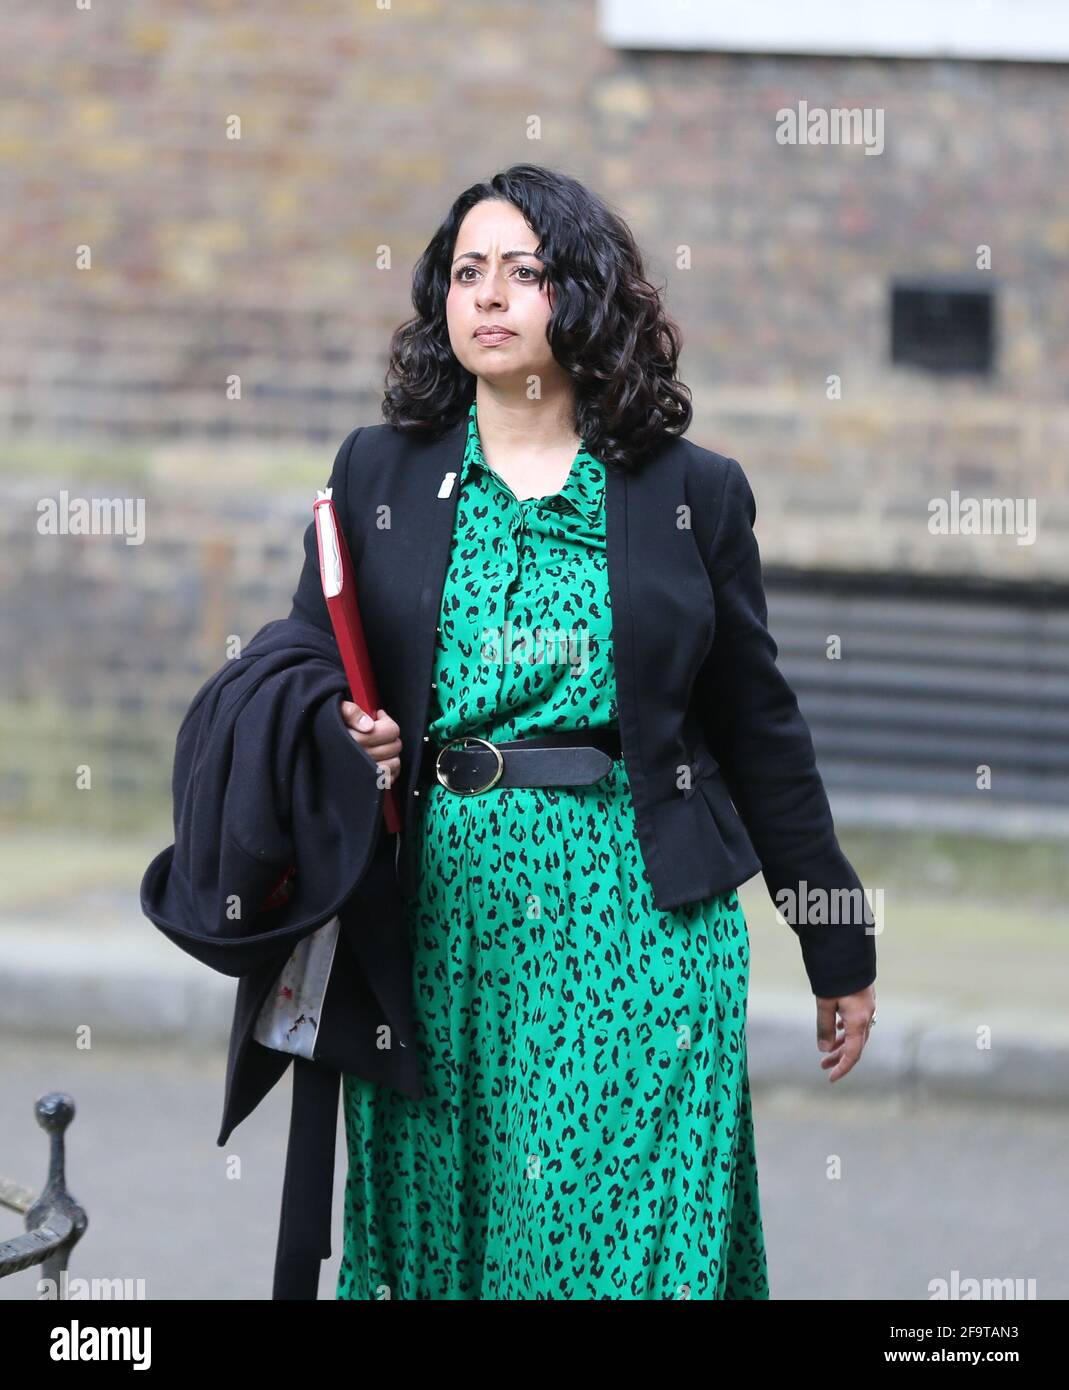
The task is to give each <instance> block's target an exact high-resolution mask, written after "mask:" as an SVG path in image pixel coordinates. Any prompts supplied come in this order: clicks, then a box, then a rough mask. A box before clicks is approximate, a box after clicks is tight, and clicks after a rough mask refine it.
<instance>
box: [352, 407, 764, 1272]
mask: <svg viewBox="0 0 1069 1390" xmlns="http://www.w3.org/2000/svg"><path fill="white" fill-rule="evenodd" d="M458 485H459V486H461V488H462V491H461V494H460V497H459V499H458V503H457V522H456V528H455V533H454V538H453V549H452V554H451V558H450V564H449V569H448V573H447V578H446V584H445V591H444V593H443V599H442V608H441V619H440V623H441V631H440V633H439V639H438V651H437V654H436V662H435V674H434V677H433V679H434V681H435V687H434V690H433V691H432V695H434V696H435V700H434V701H432V707H433V709H434V711H435V713H434V718H433V719H432V722H431V724H430V726H429V728H428V730H427V732H428V733H429V734H430V735H431V737H432V739H433V740H434V741H435V742H439V743H440V742H444V741H446V740H448V739H450V738H453V737H456V736H457V735H459V734H464V733H470V734H478V735H480V736H481V737H484V738H492V739H497V740H505V739H510V738H516V737H519V736H522V735H530V734H534V733H543V732H550V731H553V730H556V729H575V728H584V727H591V726H595V727H597V726H603V725H614V724H615V721H616V695H615V678H614V670H613V662H612V628H611V604H610V601H609V595H608V585H607V575H606V562H605V530H604V474H603V471H602V465H601V464H600V463H599V462H598V460H596V459H595V458H594V457H593V456H592V455H590V454H589V453H587V452H586V450H585V449H584V448H580V451H579V453H578V455H577V456H576V459H575V461H574V463H573V465H572V471H571V474H570V475H569V477H568V480H567V482H566V483H565V485H564V487H563V488H562V489H561V491H560V492H559V493H557V494H555V495H554V496H552V497H549V498H533V499H532V498H529V499H522V500H517V499H516V497H515V495H514V494H513V492H512V490H511V489H510V488H509V487H508V485H507V484H506V483H505V482H504V481H503V479H501V478H500V477H499V476H498V475H497V474H496V473H495V472H494V470H493V469H491V468H490V467H489V466H488V465H487V464H486V462H485V460H484V459H483V457H482V452H481V449H480V447H479V439H478V430H477V424H476V414H475V406H474V405H473V406H472V410H471V415H470V417H469V433H468V448H467V452H466V456H465V461H464V468H463V471H462V473H461V475H460V478H459V479H458ZM510 632H511V633H512V634H513V635H514V639H515V634H516V633H517V632H519V633H520V634H521V640H520V642H519V644H518V645H517V643H516V641H515V640H514V641H513V644H512V646H511V647H510V646H509V645H508V640H507V638H508V634H509V633H510ZM562 632H563V633H564V638H563V639H562V638H561V634H562ZM539 633H541V634H543V635H545V634H550V635H551V636H552V637H553V638H554V639H556V640H555V641H550V642H548V643H542V642H540V640H539V638H538V635H537V634H539ZM525 643H526V645H525ZM419 800H420V801H421V802H422V805H421V806H420V807H419V808H418V809H417V810H416V811H415V812H413V813H411V819H410V821H409V824H408V826H407V829H406V831H405V834H404V839H403V842H402V853H404V854H406V855H411V856H414V877H413V881H414V882H415V883H416V884H417V885H418V888H417V891H416V892H415V894H414V895H413V896H411V897H410V898H409V899H408V900H407V916H408V925H409V931H410V935H411V941H412V949H413V958H414V974H413V998H414V1005H415V1011H416V1031H415V1042H416V1045H417V1046H418V1047H419V1049H420V1053H421V1059H422V1065H423V1071H424V1076H425V1078H426V1081H427V1090H428V1093H427V1095H426V1096H425V1097H424V1098H423V1099H421V1100H419V1101H413V1100H411V1099H409V1098H408V1097H406V1096H403V1095H401V1094H400V1093H399V1092H396V1091H393V1090H391V1089H388V1088H386V1087H382V1086H377V1085H375V1084H373V1083H371V1082H367V1081H364V1080H363V1079H361V1078H359V1077H356V1076H350V1075H347V1076H345V1077H344V1078H343V1098H344V1110H345V1125H346V1139H347V1147H348V1160H349V1168H348V1177H347V1182H346V1189H345V1210H344V1236H343V1254H342V1262H341V1268H340V1272H339V1278H338V1286H337V1296H338V1298H360V1299H374V1298H403V1299H550V1298H554V1299H602V1298H610V1299H664V1298H673V1299H679V1298H702V1299H740V1298H746V1299H763V1298H768V1297H769V1289H768V1277H767V1269H766V1260H765V1247H764V1237H763V1231H762V1224H761V1212H760V1201H759V1196H758V1182H757V1161H756V1152H755V1144H754V1131H753V1118H752V1111H751V1103H750V1089H749V1079H748V1074H747V1062H746V1033H745V1025H746V999H747V988H748V982H749V964H750V956H749V939H748V935H747V928H746V922H745V919H744V916H743V912H742V908H741V906H740V904H739V901H738V897H737V895H736V894H735V893H734V892H731V893H730V894H727V895H725V896H722V897H719V898H715V899H711V900H708V901H705V902H696V903H688V904H686V905H685V906H683V907H681V908H676V909H673V910H671V911H667V912H665V911H660V910H658V909H656V908H655V907H654V906H653V903H652V891H651V887H650V883H649V879H648V877H647V876H646V873H645V869H644V867H643V864H642V859H641V855H640V852H639V848H638V840H637V836H636V832H635V823H634V811H633V805H632V800H631V793H630V788H629V784H628V779H627V771H626V767H625V765H624V762H623V760H622V759H620V760H618V761H616V762H615V763H614V764H613V766H612V769H611V771H610V772H609V773H608V774H607V775H606V776H605V777H603V778H602V779H601V780H600V781H599V782H597V783H594V784H593V785H590V786H578V787H545V788H504V789H493V790H491V791H489V792H487V793H484V794H480V795H476V796H457V795H454V794H453V793H452V792H450V791H448V790H447V789H446V788H444V787H441V786H438V785H437V784H432V786H431V788H430V790H429V791H428V792H427V793H425V794H424V796H423V797H421V798H420V799H419Z"/></svg>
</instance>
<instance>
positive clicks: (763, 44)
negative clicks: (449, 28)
mask: <svg viewBox="0 0 1069 1390" xmlns="http://www.w3.org/2000/svg"><path fill="white" fill-rule="evenodd" d="M598 34H599V37H600V38H601V39H602V41H603V42H604V43H607V44H610V45H612V46H613V47H616V48H652V49H657V48H676V49H697V50H702V51H718V50H720V51H726V52H735V53H784V54H791V53H823V54H842V55H856V56H862V55H865V56H868V55H872V56H880V57H891V58H980V59H991V60H1000V61H1012V62H1035V63H1064V62H1069V0H893V3H891V4H883V3H880V0H806V3H805V4H791V3H789V0H750V3H748V4H747V3H745V2H744V0H598Z"/></svg>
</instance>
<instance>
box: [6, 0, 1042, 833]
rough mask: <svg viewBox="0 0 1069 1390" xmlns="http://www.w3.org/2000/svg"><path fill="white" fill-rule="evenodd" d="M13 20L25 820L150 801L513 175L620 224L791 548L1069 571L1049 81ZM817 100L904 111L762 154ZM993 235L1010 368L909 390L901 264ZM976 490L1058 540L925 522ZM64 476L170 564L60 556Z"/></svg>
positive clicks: (405, 38)
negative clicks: (448, 266)
mask: <svg viewBox="0 0 1069 1390" xmlns="http://www.w3.org/2000/svg"><path fill="white" fill-rule="evenodd" d="M3 29H4V42H3V54H2V56H0V78H2V83H3V90H4V102H3V113H2V118H0V120H2V124H0V178H2V181H3V190H4V198H3V206H2V212H0V246H2V254H0V273H2V276H3V302H4V309H5V320H6V322H5V332H4V336H3V344H2V347H0V585H2V600H0V639H2V644H3V651H4V662H3V674H2V677H0V739H2V748H0V753H2V758H0V789H2V800H0V810H2V813H3V814H4V815H5V816H6V817H7V818H8V819H9V820H10V819H14V818H15V817H16V816H17V817H18V818H19V819H20V820H42V821H46V822H50V821H56V820H66V821H68V822H70V823H72V824H74V825H83V824H84V825H86V826H91V827H93V828H94V829H96V830H110V829H116V828H120V827H124V826H126V827H140V826H143V825H144V824H145V821H146V818H147V817H153V816H155V817H160V816H161V815H162V816H166V809H167V796H168V782H169V775H170V764H171V757H172V754H173V747H174V737H175V733H176V730H177V725H178V722H179V720H180V718H181V715H182V713H183V712H184V710H185V709H186V707H187V705H188V703H189V701H190V700H191V698H192V696H193V694H194V692H195V690H196V688H197V687H198V686H199V684H200V683H201V681H202V680H203V679H206V678H207V676H208V675H209V674H210V673H211V672H212V671H214V670H215V669H216V668H217V667H218V666H219V665H220V664H221V663H222V661H223V660H224V658H225V655H226V653H225V647H224V644H225V641H226V639H227V637H228V636H230V635H232V634H240V635H242V636H244V637H246V638H247V637H249V636H251V635H252V634H253V632H255V630H256V629H257V628H258V627H259V626H260V625H261V624H262V623H263V622H264V621H266V620H268V619H269V618H271V617H277V616H282V615H284V614H285V612H287V611H288V607H289V596H290V594H291V593H292V591H293V588H294V587H295V584H296V579H297V575H298V572H299V569H300V564H301V558H302V556H301V537H302V533H303V529H304V525H305V523H306V521H307V519H308V516H309V511H310V506H311V501H312V497H313V489H314V488H315V487H316V486H321V485H322V484H323V483H324V481H325V479H326V476H327V473H328V471H329V468H330V464H331V462H332V460H333V457H334V453H335V450H336V448H337V446H338V444H339V443H340V442H341V440H342V439H343V438H344V436H345V435H346V434H347V433H348V431H349V430H350V429H352V428H353V427H354V426H355V425H357V424H368V423H374V422H376V421H377V420H378V419H379V401H380V398H381V381H382V374H383V370H384V367H385V353H386V347H387V344H388V341H389V337H390V334H391V332H392V330H393V329H394V327H395V326H396V325H397V324H398V323H399V322H400V321H401V320H402V319H404V318H405V317H407V316H408V315H409V313H410V304H409V300H408V287H409V280H410V274H411V267H412V264H413V262H414V261H415V259H416V258H417V256H418V255H419V253H420V252H421V251H422V249H423V247H424V246H425V244H426V242H427V240H428V238H429V236H430V235H431V232H432V231H433V229H434V227H435V226H436V225H437V223H438V221H439V220H440V218H441V217H442V216H443V215H444V214H445V212H446V210H447V208H448V205H449V203H450V202H451V201H452V199H453V198H454V197H455V196H456V194H457V193H458V192H459V191H460V190H461V189H462V188H464V187H465V186H467V185H468V184H469V183H471V182H473V181H474V180H476V179H478V178H481V177H485V176H488V175H490V174H492V173H493V172H495V171H496V170H498V169H500V168H504V167H506V166H507V165H508V164H510V163H513V162H517V161H532V162H535V163H541V164H548V165H551V166H553V167H558V168H561V169H563V170H565V171H566V172H568V173H571V174H574V175H575V176H577V177H579V178H581V179H583V180H584V181H586V182H588V183H589V184H591V186H592V187H593V188H594V189H595V190H597V191H598V192H599V193H601V194H602V195H603V196H604V197H605V198H606V199H607V200H608V201H609V202H610V203H611V204H613V205H614V206H615V207H616V208H617V209H618V210H619V211H620V212H621V213H622V214H623V215H624V217H625V218H626V219H627V221H628V222H629V224H630V225H631V227H632V229H633V230H634V232H635V235H636V237H637V239H638V241H639V243H640V245H641V246H642V247H643V249H644V250H645V252H646V254H647V256H648V270H649V275H650V278H651V280H652V281H653V282H654V283H655V284H658V285H660V286H664V287H665V290H666V297H667V302H668V307H669V311H670V312H671V313H672V314H673V315H674V316H675V317H676V318H677V320H678V321H679V323H680V325H681V327H682V329H683V334H684V341H685V349H684V354H683V360H682V376H683V379H684V380H685V381H686V382H687V383H688V384H689V386H690V387H691V389H692V391H693V396H694V405H695V421H694V424H693V426H692V428H691V431H690V437H691V438H692V439H694V440H695V441H696V442H698V443H700V444H703V445H705V446H707V447H710V448H713V449H717V450H719V451H721V452H724V453H728V454H732V455H734V456H736V457H738V458H739V459H741V460H742V462H743V464H744V466H745V467H746V469H747V473H748V474H749V476H750V478H751V480H752V482H753V484H754V488H755V492H756V494H757V497H758V510H759V520H758V530H759V536H760V539H761V544H762V550H763V552H764V553H765V554H766V555H767V556H770V557H772V558H773V559H774V560H775V561H776V562H779V563H783V564H797V565H801V566H805V567H815V568H819V567H823V566H833V567H835V568H841V569H842V568H845V569H852V568H854V569H874V570H881V571H888V570H906V571H910V570H915V571H922V572H928V573H931V572H936V573H944V574H948V575H952V574H988V575H995V576H1002V577H1007V578H1019V579H1040V578H1045V579H1055V580H1063V581H1064V580H1069V464H1067V459H1069V450H1067V447H1066V446H1067V443H1069V316H1067V315H1066V312H1065V305H1066V303H1067V302H1069V296H1067V291H1069V183H1067V182H1066V180H1065V179H1064V178H1063V177H1061V174H1062V173H1063V172H1064V169H1065V167H1066V159H1065V155H1066V143H1067V132H1069V82H1067V79H1066V70H1065V68H1064V67H1063V66H1062V65H1059V64H1055V63H1050V64H1041V63H1012V62H1005V63H1001V62H995V63H991V62H970V61H951V60H946V61H944V60H934V61H922V60H893V59H888V60H882V59H881V60H875V59H850V58H845V59H844V58H831V57H829V58H821V57H786V56H783V57H781V56H774V55H768V54H757V55H751V54H722V53H713V52H698V53H695V52H669V51H661V50H650V51H624V50H617V49H615V48H613V47H611V46H610V45H609V44H607V43H606V42H605V41H604V39H603V38H602V37H601V35H600V33H599V28H598V11H597V6H596V5H595V4H594V3H585V2H583V0H569V2H566V0H555V2H553V0H550V3H540V4H538V5H537V6H536V5H534V4H527V3H511V4H509V3H505V4H502V3H494V4H490V3H484V2H481V0H470V2H469V3H467V4H464V5H457V4H450V5H447V4H445V3H444V0H440V2H439V3H434V2H433V0H416V2H415V3H406V4H393V5H392V6H390V7H389V8H385V9H380V8H378V6H377V5H376V4H375V3H374V0H363V2H361V3H349V2H348V0H287V2H286V3H283V0H266V2H265V3H260V4H257V5H255V6H253V5H250V4H248V3H238V0H232V2H231V3H227V2H226V0H215V3H210V0H200V3H191V0H182V2H181V3H179V0H143V2H142V3H133V0H127V3H111V4H107V3H104V0H94V3H93V4H92V5H91V7H90V8H88V9H78V8H76V6H75V4H74V3H70V4H67V5H65V6H41V5H31V4H28V3H20V4H16V5H13V6H10V7H8V8H7V9H6V10H5V16H4V21H3ZM800 100H807V101H808V102H809V103H810V104H811V105H815V104H824V105H829V106H861V107H872V106H877V107H881V108H883V109H884V110H885V112H886V117H885V120H886V127H885V128H886V134H885V141H886V147H885V149H884V151H883V153H882V154H881V155H880V156H879V157H875V158H874V157H868V156H866V154H865V151H864V149H863V148H860V147H853V148H850V147H834V146H831V147H829V146H808V147H801V146H796V145H795V146H792V145H781V144H778V143H777V141H776V139H775V129H776V113H777V111H778V110H780V109H781V108H783V107H795V106H797V104H798V102H799V101H800ZM234 118H239V119H240V137H241V138H240V139H231V138H228V123H229V128H230V129H231V131H232V130H233V124H232V123H233V121H234ZM532 136H536V137H537V138H532ZM981 245H987V246H990V247H992V255H993V260H992V269H991V270H990V271H989V272H987V274H988V275H989V276H990V279H991V281H992V283H993V284H994V285H995V286H996V288H997V360H996V370H995V372H994V373H993V375H992V376H991V377H989V378H983V379H979V378H972V377H968V376H966V377H961V378H957V379H955V378H937V377H933V376H930V375H928V374H927V373H924V372H921V371H918V370H914V369H907V368H903V367H899V366H893V365H892V364H891V361H890V354H889V335H890V310H889V286H890V282H891V279H892V277H894V276H897V275H903V274H906V275H914V274H927V273H940V274H942V273H948V274H955V275H957V274H967V273H969V272H973V271H975V267H976V257H977V247H978V246H981ZM80 248H88V251H89V253H90V255H91V265H90V266H89V267H88V268H79V255H80V254H81V255H82V256H83V258H84V255H85V252H84V250H83V251H81V252H80ZM681 248H685V253H684V256H683V257H682V258H681ZM687 258H689V266H687V268H681V259H682V262H683V265H687ZM833 375H834V376H838V377H840V378H841V381H842V398H841V399H836V400H829V399H828V395H827V380H828V378H829V376H833ZM236 385H239V386H240V394H239V398H234V397H235V395H236V394H237V392H236V390H235V387H236ZM952 488H957V489H959V490H960V491H961V492H962V494H963V495H970V494H971V495H976V494H980V495H994V496H1011V497H1019V496H1024V497H1035V498H1036V499H1037V505H1038V516H1039V528H1040V531H1039V535H1040V538H1039V542H1038V543H1037V544H1036V545H1033V546H1024V545H1017V544H1016V543H1015V540H1014V538H1013V537H1012V536H983V537H968V536H951V537H933V536H932V535H931V534H930V533H929V531H928V526H927V521H928V504H929V500H930V499H931V498H932V497H937V496H946V495H947V494H948V492H949V490H950V489H952ZM61 489H67V490H68V492H69V493H70V495H71V496H72V497H77V496H84V497H122V498H137V499H144V504H145V520H146V540H145V543H144V544H143V545H138V546H130V545H126V544H125V543H124V541H123V540H122V539H121V538H119V537H114V536H100V535H96V536H85V537H79V536H62V537H56V536H42V535H39V534H38V533H37V531H36V528H35V519H36V513H37V504H38V502H39V501H40V500H41V499H42V498H46V497H56V496H58V494H59V492H60V490H61ZM84 765H88V766H89V767H90V768H91V770H92V775H93V789H94V790H95V791H97V792H98V795H97V796H95V797H93V798H91V809H90V799H88V798H84V797H81V796H79V795H78V794H77V793H75V794H73V795H72V787H73V779H74V775H75V769H76V768H78V767H80V766H84Z"/></svg>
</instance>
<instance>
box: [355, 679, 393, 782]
mask: <svg viewBox="0 0 1069 1390" xmlns="http://www.w3.org/2000/svg"><path fill="white" fill-rule="evenodd" d="M341 717H342V719H344V720H345V723H346V724H347V725H348V728H349V733H350V735H351V737H352V738H354V739H356V741H357V743H359V745H360V747H361V748H362V749H363V750H364V752H365V753H367V754H368V755H369V756H370V757H372V758H374V760H375V762H377V763H378V765H379V767H381V768H383V769H384V770H385V772H386V785H387V786H388V787H392V786H393V784H394V779H395V778H397V777H399V776H400V775H401V730H400V727H399V726H398V725H397V724H395V723H394V721H393V720H392V719H391V718H390V716H389V715H388V714H387V713H386V711H385V710H384V709H380V710H379V711H378V718H377V719H372V717H371V715H370V714H367V713H366V712H365V711H364V710H362V709H361V708H360V706H359V705H357V704H354V703H353V701H352V700H343V701H342V702H341Z"/></svg>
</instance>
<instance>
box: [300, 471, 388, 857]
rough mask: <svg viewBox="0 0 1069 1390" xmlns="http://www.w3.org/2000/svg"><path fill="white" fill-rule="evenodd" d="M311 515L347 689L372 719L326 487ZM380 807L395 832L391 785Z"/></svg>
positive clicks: (362, 650)
mask: <svg viewBox="0 0 1069 1390" xmlns="http://www.w3.org/2000/svg"><path fill="white" fill-rule="evenodd" d="M313 515H314V517H315V525H316V540H317V542H318V543H319V577H320V579H321V580H322V583H323V597H324V598H325V599H326V602H327V612H328V613H329V614H330V621H331V623H332V625H333V627H334V636H335V637H336V638H337V641H338V651H339V652H340V653H341V659H342V665H343V666H344V667H345V674H346V676H347V677H348V680H349V689H350V691H351V692H352V698H353V699H354V700H355V701H356V703H357V704H358V705H359V706H360V708H361V709H362V710H366V711H367V712H368V714H370V715H371V717H372V719H374V718H375V717H376V712H377V710H378V709H379V708H380V706H379V692H378V687H377V686H376V684H375V673H374V672H373V671H372V669H371V659H370V657H369V656H368V651H367V642H366V641H365V639H364V625H363V623H362V622H361V621H360V609H359V607H358V606H357V602H356V580H355V577H354V575H353V566H352V561H351V560H350V558H349V547H348V545H347V544H346V541H345V533H344V532H343V531H342V529H341V527H340V526H339V525H338V519H337V516H336V515H335V511H334V503H333V501H332V500H331V489H330V488H329V487H328V488H325V489H322V490H320V491H319V492H318V493H317V495H316V500H315V505H314V507H313ZM382 808H383V815H384V817H385V821H386V830H387V833H388V834H390V835H396V834H397V832H398V831H399V830H400V829H401V816H400V812H399V810H398V807H397V798H396V797H395V795H394V791H393V788H392V787H387V788H386V794H385V796H384V797H383V802H382Z"/></svg>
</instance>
